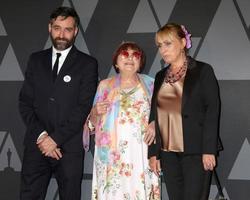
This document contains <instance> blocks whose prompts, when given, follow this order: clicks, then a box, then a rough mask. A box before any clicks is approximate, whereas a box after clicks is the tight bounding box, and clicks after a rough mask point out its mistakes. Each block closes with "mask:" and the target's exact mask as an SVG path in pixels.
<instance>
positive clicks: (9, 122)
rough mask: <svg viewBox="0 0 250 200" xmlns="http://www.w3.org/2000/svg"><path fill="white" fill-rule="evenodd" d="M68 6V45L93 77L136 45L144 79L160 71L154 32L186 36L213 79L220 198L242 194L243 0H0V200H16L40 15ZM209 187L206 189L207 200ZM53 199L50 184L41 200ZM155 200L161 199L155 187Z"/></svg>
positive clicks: (248, 151)
mask: <svg viewBox="0 0 250 200" xmlns="http://www.w3.org/2000/svg"><path fill="white" fill-rule="evenodd" d="M60 5H66V6H71V7H74V8H75V9H76V10H77V12H78V13H79V15H80V18H81V25H80V32H79V34H78V37H77V41H76V45H77V46H78V48H79V49H81V50H82V51H85V52H87V53H89V54H91V55H92V56H94V57H96V58H97V59H98V61H99V66H100V69H99V72H100V78H101V79H103V78H106V77H108V76H110V75H113V74H114V73H115V72H114V71H113V69H112V67H111V57H112V53H113V51H114V49H115V48H116V47H117V46H118V44H120V43H121V41H123V40H132V41H136V42H137V43H138V44H139V45H140V46H141V47H142V48H143V49H144V50H145V52H146V55H147V64H146V68H145V70H144V73H146V74H149V75H151V76H152V77H153V76H154V75H155V73H156V72H157V71H158V70H159V69H160V68H161V62H160V56H159V54H158V52H157V49H156V47H155V44H154V34H155V31H156V30H157V29H158V28H159V27H160V26H162V25H164V24H165V23H166V22H176V23H180V24H184V25H186V27H187V28H188V29H189V30H190V32H191V33H192V36H193V38H192V40H193V47H192V49H191V51H190V54H191V55H192V56H194V57H195V58H197V59H198V60H199V59H200V60H203V61H205V62H208V63H210V64H211V65H212V66H213V67H214V70H215V73H216V76H217V78H218V79H219V85H220V91H221V100H222V114H221V127H220V134H221V138H222V140H223V144H224V149H225V150H224V151H223V152H222V153H221V155H220V157H219V165H218V169H217V170H218V174H219V177H220V179H221V183H222V186H223V191H224V193H225V194H226V196H227V198H228V199H231V200H245V199H249V196H250V169H249V166H250V144H249V141H250V136H249V133H250V103H249V102H250V101H249V99H250V92H249V86H250V69H249V65H250V43H249V40H250V12H249V10H250V1H249V0H209V1H201V0H140V1H139V0H64V1H63V0H42V1H34V0H23V1H20V0H1V1H0V94H1V96H0V199H1V200H17V199H19V198H18V191H19V179H20V170H21V160H22V154H23V146H22V140H23V137H24V131H25V128H24V125H23V123H22V121H21V119H20V116H19V113H18V110H17V99H18V93H19V90H20V87H21V84H22V81H23V78H24V71H25V69H26V62H27V59H28V56H29V55H30V53H31V52H33V51H38V50H41V49H44V48H47V47H49V46H50V44H51V43H50V41H49V37H48V31H47V27H48V16H49V14H50V12H51V11H52V10H53V9H54V8H55V7H57V6H60ZM91 178H92V154H91V153H90V152H89V153H87V154H86V158H85V169H84V180H83V186H82V188H83V189H82V190H83V195H82V196H83V199H86V200H87V199H90V190H91ZM216 195H217V189H216V187H215V185H212V188H211V192H210V197H211V198H215V196H216ZM52 199H53V200H55V199H59V198H58V193H57V186H56V183H55V180H54V179H52V180H51V183H50V187H49V190H48V195H47V198H46V200H52ZM163 199H168V197H167V193H166V189H165V187H163Z"/></svg>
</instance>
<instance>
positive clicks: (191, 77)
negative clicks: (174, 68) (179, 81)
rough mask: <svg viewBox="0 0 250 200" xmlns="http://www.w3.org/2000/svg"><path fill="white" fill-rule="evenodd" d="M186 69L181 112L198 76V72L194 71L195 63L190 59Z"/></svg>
mask: <svg viewBox="0 0 250 200" xmlns="http://www.w3.org/2000/svg"><path fill="white" fill-rule="evenodd" d="M188 60H189V62H188V67H187V72H186V76H185V79H184V85H183V94H182V110H183V108H184V107H185V105H186V103H187V101H188V98H189V96H190V95H191V93H192V89H193V88H194V84H195V83H196V81H197V80H198V77H199V74H198V71H199V70H196V69H197V67H196V61H195V60H194V59H192V58H191V57H188Z"/></svg>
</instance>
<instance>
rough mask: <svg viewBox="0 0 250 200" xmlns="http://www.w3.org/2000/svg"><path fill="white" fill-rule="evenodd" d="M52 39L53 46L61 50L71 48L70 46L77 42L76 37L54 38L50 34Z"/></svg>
mask: <svg viewBox="0 0 250 200" xmlns="http://www.w3.org/2000/svg"><path fill="white" fill-rule="evenodd" d="M50 38H51V41H52V43H53V46H54V47H55V48H56V49H57V50H60V51H63V50H65V49H67V48H69V47H70V46H72V45H73V44H74V42H75V37H73V38H72V39H71V40H68V39H66V38H59V37H57V38H53V37H52V36H50Z"/></svg>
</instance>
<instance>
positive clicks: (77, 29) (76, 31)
mask: <svg viewBox="0 0 250 200" xmlns="http://www.w3.org/2000/svg"><path fill="white" fill-rule="evenodd" d="M78 31H79V28H78V27H76V29H75V33H74V35H75V37H76V35H77V34H78Z"/></svg>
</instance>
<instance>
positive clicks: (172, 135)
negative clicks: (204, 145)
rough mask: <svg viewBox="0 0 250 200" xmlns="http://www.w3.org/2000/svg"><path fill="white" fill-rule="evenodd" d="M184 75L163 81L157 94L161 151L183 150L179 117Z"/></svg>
mask: <svg viewBox="0 0 250 200" xmlns="http://www.w3.org/2000/svg"><path fill="white" fill-rule="evenodd" d="M184 77H185V76H183V77H182V78H181V79H180V80H178V81H176V82H174V83H171V84H170V83H166V82H165V81H164V83H163V84H162V86H161V88H160V90H159V93H158V96H157V112H158V122H159V127H160V133H161V140H162V150H163V151H173V152H183V151H184V144H183V131H182V118H181V104H182V91H183V83H184Z"/></svg>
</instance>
